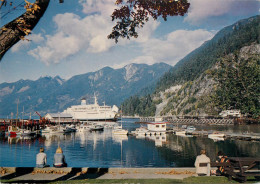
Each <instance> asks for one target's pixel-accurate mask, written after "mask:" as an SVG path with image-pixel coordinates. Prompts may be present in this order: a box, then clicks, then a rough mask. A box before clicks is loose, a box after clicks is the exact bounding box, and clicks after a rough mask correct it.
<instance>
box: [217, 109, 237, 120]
mask: <svg viewBox="0 0 260 184" xmlns="http://www.w3.org/2000/svg"><path fill="white" fill-rule="evenodd" d="M219 115H220V116H221V117H223V118H225V117H229V116H230V117H237V118H239V117H241V113H240V110H235V109H234V110H225V111H222V112H221V113H219Z"/></svg>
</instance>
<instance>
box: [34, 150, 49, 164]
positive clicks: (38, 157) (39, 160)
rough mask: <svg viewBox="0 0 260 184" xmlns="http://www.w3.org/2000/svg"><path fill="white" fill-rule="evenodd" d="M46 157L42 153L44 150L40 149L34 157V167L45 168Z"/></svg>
mask: <svg viewBox="0 0 260 184" xmlns="http://www.w3.org/2000/svg"><path fill="white" fill-rule="evenodd" d="M47 166H48V165H47V155H46V153H44V148H40V153H38V154H37V155H36V167H39V168H44V167H47Z"/></svg>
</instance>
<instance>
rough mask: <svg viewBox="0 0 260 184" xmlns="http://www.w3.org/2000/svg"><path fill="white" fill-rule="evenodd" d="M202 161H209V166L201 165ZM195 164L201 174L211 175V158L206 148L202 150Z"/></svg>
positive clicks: (197, 171)
mask: <svg viewBox="0 0 260 184" xmlns="http://www.w3.org/2000/svg"><path fill="white" fill-rule="evenodd" d="M200 163H207V166H206V167H205V166H200ZM194 165H195V167H196V173H197V174H198V175H199V176H210V158H209V157H207V156H206V150H204V149H203V150H201V151H200V155H198V156H197V158H196V160H195V163H194Z"/></svg>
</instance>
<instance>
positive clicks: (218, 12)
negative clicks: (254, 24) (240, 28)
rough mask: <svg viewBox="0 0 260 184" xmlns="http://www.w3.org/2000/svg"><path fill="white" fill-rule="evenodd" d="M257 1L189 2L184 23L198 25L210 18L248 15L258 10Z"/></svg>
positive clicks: (205, 0)
mask: <svg viewBox="0 0 260 184" xmlns="http://www.w3.org/2000/svg"><path fill="white" fill-rule="evenodd" d="M259 3H260V2H259V0H250V1H247V0H190V8H189V11H188V15H187V17H186V18H185V21H187V22H189V23H191V24H200V23H202V22H203V21H205V20H206V19H208V18H210V17H217V16H222V15H233V16H236V15H248V14H250V13H252V12H257V11H258V10H259V6H260V4H259Z"/></svg>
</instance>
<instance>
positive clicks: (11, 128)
mask: <svg viewBox="0 0 260 184" xmlns="http://www.w3.org/2000/svg"><path fill="white" fill-rule="evenodd" d="M7 134H9V135H20V134H21V131H20V130H19V128H18V127H15V126H8V132H7Z"/></svg>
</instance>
